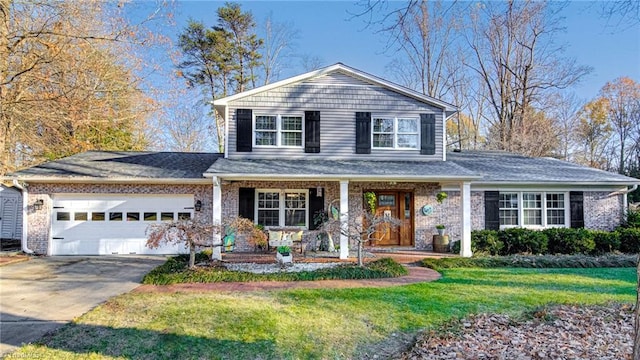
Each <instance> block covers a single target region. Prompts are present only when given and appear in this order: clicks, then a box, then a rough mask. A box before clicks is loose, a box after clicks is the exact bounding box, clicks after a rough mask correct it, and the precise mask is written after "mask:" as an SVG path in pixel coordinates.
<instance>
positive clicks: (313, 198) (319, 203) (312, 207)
mask: <svg viewBox="0 0 640 360" xmlns="http://www.w3.org/2000/svg"><path fill="white" fill-rule="evenodd" d="M323 213H324V189H323V188H310V189H309V221H308V224H309V230H316V229H317V228H318V227H319V226H320V224H318V223H316V222H317V221H318V220H320V219H321V216H322V214H323Z"/></svg>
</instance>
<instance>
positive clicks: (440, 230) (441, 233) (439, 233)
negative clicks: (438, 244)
mask: <svg viewBox="0 0 640 360" xmlns="http://www.w3.org/2000/svg"><path fill="white" fill-rule="evenodd" d="M436 230H438V235H440V236H444V233H445V231H446V230H447V229H436Z"/></svg>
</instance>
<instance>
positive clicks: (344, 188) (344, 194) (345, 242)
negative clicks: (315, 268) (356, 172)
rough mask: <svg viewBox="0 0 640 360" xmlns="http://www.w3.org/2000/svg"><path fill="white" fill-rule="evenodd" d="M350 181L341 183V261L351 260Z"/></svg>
mask: <svg viewBox="0 0 640 360" xmlns="http://www.w3.org/2000/svg"><path fill="white" fill-rule="evenodd" d="M348 231H349V181H348V180H341V181H340V259H347V258H349V237H348V236H347V232H348Z"/></svg>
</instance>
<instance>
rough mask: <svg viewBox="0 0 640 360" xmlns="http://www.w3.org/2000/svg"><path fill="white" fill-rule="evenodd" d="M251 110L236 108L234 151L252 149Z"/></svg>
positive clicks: (249, 150)
mask: <svg viewBox="0 0 640 360" xmlns="http://www.w3.org/2000/svg"><path fill="white" fill-rule="evenodd" d="M252 123H253V111H251V109H236V135H237V136H236V151H238V152H251V151H252V150H253V140H252V139H253V125H252Z"/></svg>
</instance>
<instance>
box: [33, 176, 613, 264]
mask: <svg viewBox="0 0 640 360" xmlns="http://www.w3.org/2000/svg"><path fill="white" fill-rule="evenodd" d="M241 187H248V188H257V189H309V188H318V187H321V188H323V189H324V202H325V204H324V205H325V206H324V207H325V209H327V208H328V207H329V205H330V204H331V202H333V201H336V203H334V204H336V205H338V204H337V201H338V200H339V198H340V184H339V182H338V181H283V182H278V181H232V182H228V181H223V182H222V217H223V219H225V218H231V217H235V216H237V215H238V202H239V200H238V194H239V189H240V188H241ZM367 190H399V191H410V192H413V195H414V214H415V216H414V224H413V225H414V239H415V242H414V243H415V248H416V249H425V250H432V249H433V235H435V234H436V233H437V231H436V229H435V226H436V225H437V224H443V225H445V226H446V229H447V234H448V235H449V237H450V240H451V241H455V240H459V239H460V237H461V232H462V229H461V221H462V219H461V215H462V214H461V212H460V205H461V203H460V191H446V193H447V195H448V197H447V199H445V200H444V201H443V203H442V204H439V203H438V202H437V201H436V194H437V193H438V192H440V191H441V190H440V185H439V184H438V183H410V182H407V183H402V182H401V183H389V182H350V183H349V210H350V212H357V211H358V209H361V208H362V206H363V192H364V191H367ZM28 191H29V198H28V206H27V219H28V237H27V245H28V247H29V248H30V249H31V250H33V251H35V252H36V253H38V254H46V253H47V251H48V242H49V236H50V235H49V231H50V229H51V209H52V197H51V194H86V193H89V194H193V195H194V200H200V201H202V204H203V206H202V211H201V212H198V213H196V216H201V217H204V218H205V219H211V218H212V196H213V195H212V185H210V184H202V185H180V184H173V185H169V184H165V185H142V184H31V185H30V186H29V188H28ZM38 199H42V200H43V201H44V206H43V209H42V210H39V211H35V209H34V206H33V204H34V203H35V202H36V201H37V200H38ZM424 205H431V206H432V207H433V213H432V214H430V215H423V214H422V212H421V208H422V207H423V206H424ZM471 211H472V217H471V221H472V230H481V229H484V192H482V191H472V193H471ZM584 220H585V227H586V228H590V229H600V230H613V229H614V228H615V227H616V226H618V225H619V224H620V222H621V221H622V196H621V195H618V196H608V192H584ZM338 235H339V234H334V241H335V242H336V245H338V239H339V236H338ZM306 236H307V238H305V241H310V240H312V239H310V238H309V237H310V236H315V234H312V233H311V234H307V235H306ZM353 245H354V244H351V246H353ZM236 248H237V250H239V251H253V247H251V246H250V245H249V243H248V242H247V241H246V239H243V238H242V236H238V237H237V240H236Z"/></svg>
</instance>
